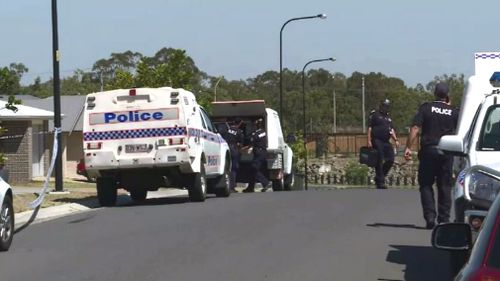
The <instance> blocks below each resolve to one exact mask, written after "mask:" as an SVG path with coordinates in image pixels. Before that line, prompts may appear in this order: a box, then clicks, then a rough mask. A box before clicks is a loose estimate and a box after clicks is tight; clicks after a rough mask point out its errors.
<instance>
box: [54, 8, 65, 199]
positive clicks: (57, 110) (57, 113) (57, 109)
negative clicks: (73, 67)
mask: <svg viewBox="0 0 500 281" xmlns="http://www.w3.org/2000/svg"><path fill="white" fill-rule="evenodd" d="M52 59H53V68H54V78H53V80H54V134H57V133H56V130H59V129H61V81H60V79H59V60H60V59H61V57H60V53H59V38H58V32H57V0H52ZM61 139H62V138H61V134H60V133H59V134H57V155H56V167H55V168H56V171H55V177H56V182H55V183H56V189H55V191H58V192H61V191H63V180H62V143H61Z"/></svg>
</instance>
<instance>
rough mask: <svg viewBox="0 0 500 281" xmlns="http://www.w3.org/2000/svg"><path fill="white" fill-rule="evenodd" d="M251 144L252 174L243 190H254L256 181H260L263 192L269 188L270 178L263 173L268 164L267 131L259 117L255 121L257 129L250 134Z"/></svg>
mask: <svg viewBox="0 0 500 281" xmlns="http://www.w3.org/2000/svg"><path fill="white" fill-rule="evenodd" d="M250 145H251V146H252V151H253V159H252V167H251V168H252V175H251V179H250V182H249V183H248V187H247V188H246V189H244V190H243V192H245V193H246V192H254V188H255V183H256V182H260V184H261V185H262V190H261V191H262V192H266V191H267V189H268V188H269V187H268V186H269V180H268V179H267V178H266V177H265V176H264V175H263V174H262V172H261V168H262V167H266V166H267V161H266V155H267V133H266V130H265V129H264V120H263V119H262V118H259V119H257V120H256V121H255V130H254V131H253V132H252V134H251V136H250Z"/></svg>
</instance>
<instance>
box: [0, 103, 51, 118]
mask: <svg viewBox="0 0 500 281" xmlns="http://www.w3.org/2000/svg"><path fill="white" fill-rule="evenodd" d="M6 104H7V102H6V101H3V100H0V119H1V120H33V119H42V120H49V119H53V118H54V112H51V111H48V110H43V109H39V108H35V107H31V106H27V105H16V107H17V111H16V112H13V111H12V110H8V109H6V108H5V105H6Z"/></svg>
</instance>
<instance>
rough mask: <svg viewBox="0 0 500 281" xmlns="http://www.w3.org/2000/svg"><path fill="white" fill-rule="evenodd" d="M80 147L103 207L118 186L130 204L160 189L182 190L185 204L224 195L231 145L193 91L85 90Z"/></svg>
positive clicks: (144, 89)
mask: <svg viewBox="0 0 500 281" xmlns="http://www.w3.org/2000/svg"><path fill="white" fill-rule="evenodd" d="M83 150H84V157H85V168H86V170H87V173H88V175H89V177H93V178H96V183H97V195H98V199H99V202H100V204H101V205H103V206H111V205H114V204H115V202H116V197H117V189H118V188H123V189H125V190H127V191H129V192H130V196H131V197H132V199H133V200H135V201H142V200H145V199H146V197H147V192H148V191H154V190H157V189H158V188H160V187H179V188H187V190H188V194H189V198H190V200H191V201H204V200H205V197H206V194H207V192H208V193H215V194H216V196H219V197H227V196H229V194H230V190H229V173H230V169H231V160H230V159H231V158H230V154H229V147H228V145H227V143H226V142H225V141H224V139H223V138H222V137H221V136H220V134H219V133H217V131H216V129H215V127H214V125H213V124H212V122H211V120H210V119H209V117H208V115H207V113H206V111H205V110H204V109H203V108H202V107H201V106H200V105H199V104H198V103H197V102H196V99H195V96H194V95H193V93H191V92H189V91H186V90H184V89H174V88H170V87H164V88H134V89H120V90H112V91H105V92H98V93H92V94H89V95H87V98H86V104H85V111H84V125H83Z"/></svg>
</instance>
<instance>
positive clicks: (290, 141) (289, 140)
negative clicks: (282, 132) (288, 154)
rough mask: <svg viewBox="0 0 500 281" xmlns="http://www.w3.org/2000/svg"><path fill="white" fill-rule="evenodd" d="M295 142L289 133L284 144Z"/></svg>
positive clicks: (294, 138)
mask: <svg viewBox="0 0 500 281" xmlns="http://www.w3.org/2000/svg"><path fill="white" fill-rule="evenodd" d="M296 141H297V137H296V136H295V135H294V134H292V133H290V134H288V136H286V143H295V142H296Z"/></svg>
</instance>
